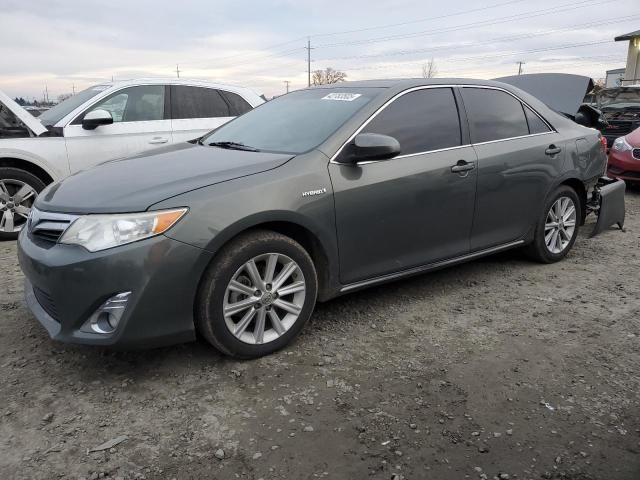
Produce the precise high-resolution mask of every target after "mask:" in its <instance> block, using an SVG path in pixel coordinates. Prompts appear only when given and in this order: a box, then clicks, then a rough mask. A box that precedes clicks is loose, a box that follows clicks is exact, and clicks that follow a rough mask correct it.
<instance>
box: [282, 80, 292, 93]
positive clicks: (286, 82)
mask: <svg viewBox="0 0 640 480" xmlns="http://www.w3.org/2000/svg"><path fill="white" fill-rule="evenodd" d="M282 83H284V84H285V85H286V86H287V93H289V84H290V83H291V82H290V81H289V80H285V81H284V82H282Z"/></svg>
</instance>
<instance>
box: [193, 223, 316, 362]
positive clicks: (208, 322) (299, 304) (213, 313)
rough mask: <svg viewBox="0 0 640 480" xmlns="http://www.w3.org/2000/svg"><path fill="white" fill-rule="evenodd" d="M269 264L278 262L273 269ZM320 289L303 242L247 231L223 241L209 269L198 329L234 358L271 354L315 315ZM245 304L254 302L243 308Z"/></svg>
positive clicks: (203, 284)
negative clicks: (228, 241) (225, 242)
mask: <svg viewBox="0 0 640 480" xmlns="http://www.w3.org/2000/svg"><path fill="white" fill-rule="evenodd" d="M274 256H275V257H274ZM274 258H275V260H274ZM251 261H253V265H254V266H255V267H256V268H255V269H252V267H251V266H250V263H251ZM270 264H273V265H275V266H274V267H273V268H271V269H270V268H269V265H270ZM285 267H286V268H285ZM269 269H270V270H271V271H273V274H272V275H269V272H268V270H269ZM252 270H253V273H254V275H251V271H252ZM285 270H286V271H285ZM283 272H284V274H285V275H282V276H281V275H280V274H282V273H283ZM255 274H257V275H258V277H257V280H258V281H255V280H256V276H255ZM286 275H288V276H287V278H286V280H285V281H284V283H282V285H278V283H279V282H278V281H279V280H280V279H282V278H284V277H285V276H286ZM232 281H233V283H232ZM260 282H262V283H260ZM300 282H303V283H302V285H303V289H302V290H300V288H301V283H300ZM260 285H261V286H260ZM289 291H291V292H292V293H287V292H289ZM251 292H253V293H251ZM317 293H318V280H317V275H316V270H315V267H314V265H313V261H312V260H311V257H310V256H309V254H308V253H307V251H306V250H305V249H304V248H303V247H302V246H301V245H300V244H298V243H297V242H296V241H294V240H292V239H291V238H289V237H287V236H284V235H281V234H279V233H276V232H271V231H266V230H258V231H253V232H249V233H247V234H244V235H242V236H240V237H238V238H237V239H235V240H233V241H232V242H231V243H230V244H228V245H227V246H225V247H224V248H223V249H222V250H221V251H220V252H219V253H218V254H217V255H216V256H215V258H214V259H213V260H212V261H211V264H210V265H209V267H208V268H207V270H206V271H205V273H204V276H203V278H202V281H201V282H200V287H199V288H198V294H197V297H196V305H195V313H196V315H195V316H196V329H197V330H198V332H199V333H200V334H201V335H202V336H203V337H204V338H205V339H206V340H207V341H208V342H209V343H211V344H212V345H213V346H214V347H215V348H217V349H218V350H220V351H221V352H222V353H224V354H227V355H230V356H232V357H236V358H241V359H248V358H257V357H261V356H263V355H268V354H270V353H273V352H275V351H277V350H280V349H281V348H283V347H284V346H285V345H287V344H288V343H289V342H290V341H291V340H292V339H293V338H294V337H295V336H296V335H298V333H300V331H301V330H302V328H303V327H304V326H305V324H306V323H307V322H308V321H309V318H310V317H311V314H312V312H313V309H314V306H315V303H316V296H317ZM242 302H244V303H242ZM240 304H242V305H240ZM244 304H248V305H251V306H249V307H247V308H242V309H239V308H240V307H242V306H243V305H244ZM282 306H285V307H286V308H287V310H285V309H283V308H282ZM294 307H295V308H294ZM236 309H239V310H237V312H235V310H236ZM294 312H296V313H297V316H296V313H294ZM274 315H275V317H274ZM247 317H248V320H247ZM260 326H262V329H261V328H260ZM260 332H263V333H262V334H261V333H260Z"/></svg>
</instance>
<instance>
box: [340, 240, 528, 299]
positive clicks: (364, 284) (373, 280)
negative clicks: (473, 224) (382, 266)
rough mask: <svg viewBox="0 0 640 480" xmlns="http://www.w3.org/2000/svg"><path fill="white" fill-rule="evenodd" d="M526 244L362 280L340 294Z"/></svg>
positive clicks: (481, 251) (510, 245)
mask: <svg viewBox="0 0 640 480" xmlns="http://www.w3.org/2000/svg"><path fill="white" fill-rule="evenodd" d="M522 244H524V240H516V241H515V242H509V243H505V244H503V245H498V246H495V247H491V248H487V249H484V250H479V251H477V252H473V253H468V254H466V255H462V256H459V257H454V258H450V259H447V260H441V261H439V262H434V263H429V264H427V265H420V266H419V267H414V268H410V269H408V270H402V271H399V272H394V273H388V274H386V275H381V276H379V277H374V278H369V279H367V280H361V281H359V282H355V283H350V284H348V285H344V286H343V287H342V288H341V289H340V293H347V292H350V291H352V290H357V289H360V288H365V287H369V286H372V285H376V284H378V283H384V282H390V281H392V280H398V279H400V278H403V277H410V276H412V275H418V274H420V273H426V272H430V271H433V270H438V269H440V268H445V267H449V266H452V265H456V264H458V263H464V262H467V261H469V260H473V259H476V258H480V257H484V256H486V255H491V254H492V253H498V252H501V251H503V250H509V249H510V248H514V247H518V246H520V245H522Z"/></svg>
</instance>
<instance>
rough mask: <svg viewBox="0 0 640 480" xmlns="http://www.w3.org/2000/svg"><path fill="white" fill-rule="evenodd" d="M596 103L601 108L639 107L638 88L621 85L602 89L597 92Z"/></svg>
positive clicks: (639, 89) (639, 96) (639, 92)
mask: <svg viewBox="0 0 640 480" xmlns="http://www.w3.org/2000/svg"><path fill="white" fill-rule="evenodd" d="M598 105H599V106H600V107H601V108H602V107H611V108H628V107H636V108H640V88H637V87H627V88H625V87H622V88H612V89H606V90H602V91H601V92H600V93H598Z"/></svg>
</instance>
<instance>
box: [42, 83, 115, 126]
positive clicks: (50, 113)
mask: <svg viewBox="0 0 640 480" xmlns="http://www.w3.org/2000/svg"><path fill="white" fill-rule="evenodd" d="M110 87H111V85H95V86H93V87H91V88H87V89H86V90H83V91H81V92H79V93H78V94H76V95H74V96H73V97H69V98H67V99H66V100H65V101H64V102H60V103H59V104H57V105H56V106H55V107H52V108H50V109H49V110H47V111H46V112H44V113H43V114H42V115H40V116H39V117H38V120H40V122H42V124H43V125H44V126H47V127H51V126H53V125H55V124H56V123H58V122H59V121H60V120H62V119H63V118H64V117H65V116H66V115H68V114H69V113H71V112H73V111H74V110H75V109H76V108H78V107H79V106H80V105H82V104H83V103H84V102H86V101H87V100H89V99H91V98H93V97H95V96H96V95H98V94H99V93H101V92H104V91H105V90H106V89H108V88H110Z"/></svg>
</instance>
